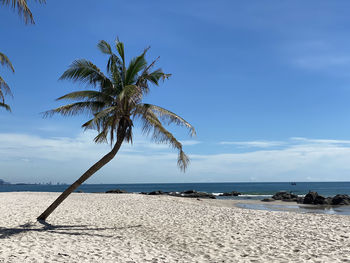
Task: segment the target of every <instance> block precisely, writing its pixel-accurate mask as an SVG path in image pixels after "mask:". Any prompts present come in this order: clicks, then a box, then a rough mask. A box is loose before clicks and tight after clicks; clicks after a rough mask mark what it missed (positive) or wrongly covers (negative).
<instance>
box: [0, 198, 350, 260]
mask: <svg viewBox="0 0 350 263" xmlns="http://www.w3.org/2000/svg"><path fill="white" fill-rule="evenodd" d="M57 195H58V193H34V192H21V193H18V192H17V193H16V192H14V193H0V204H1V205H0V262H350V234H349V227H350V217H349V216H340V215H321V214H300V213H295V212H270V211H259V210H248V209H242V208H237V207H235V206H234V201H220V200H197V199H185V198H176V197H169V196H144V195H137V194H120V195H116V194H84V193H83V194H72V195H71V196H70V197H69V198H68V199H67V200H66V201H65V202H64V203H63V204H62V205H61V206H60V207H59V208H58V209H57V210H56V211H55V212H54V213H53V214H52V215H51V216H50V217H49V218H48V220H47V224H46V225H43V224H40V223H38V222H36V220H35V218H36V217H37V216H38V215H39V214H40V213H41V212H42V210H43V209H45V208H46V207H47V206H48V205H49V204H50V203H51V201H53V200H54V199H55V198H56V197H57Z"/></svg>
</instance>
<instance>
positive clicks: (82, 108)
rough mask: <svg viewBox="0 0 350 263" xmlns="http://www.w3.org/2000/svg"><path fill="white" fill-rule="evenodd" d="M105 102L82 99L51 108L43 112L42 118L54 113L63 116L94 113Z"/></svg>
mask: <svg viewBox="0 0 350 263" xmlns="http://www.w3.org/2000/svg"><path fill="white" fill-rule="evenodd" d="M104 105H105V103H104V102H100V101H83V102H76V103H71V104H67V105H64V106H61V107H58V108H56V109H53V110H49V111H46V112H44V113H43V116H44V118H46V117H51V116H52V115H54V114H61V115H63V116H74V115H78V114H82V113H86V114H94V113H96V112H98V111H100V110H101V109H102V108H103V107H104Z"/></svg>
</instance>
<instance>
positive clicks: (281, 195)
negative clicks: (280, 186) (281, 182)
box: [272, 192, 298, 201]
mask: <svg viewBox="0 0 350 263" xmlns="http://www.w3.org/2000/svg"><path fill="white" fill-rule="evenodd" d="M272 198H273V199H275V200H282V201H297V200H298V196H297V195H295V194H292V193H290V192H278V193H276V194H274V195H273V196H272Z"/></svg>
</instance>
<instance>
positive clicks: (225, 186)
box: [0, 182, 350, 199]
mask: <svg viewBox="0 0 350 263" xmlns="http://www.w3.org/2000/svg"><path fill="white" fill-rule="evenodd" d="M67 187H68V185H62V184H60V185H46V184H25V185H23V184H8V185H0V192H14V191H16V192H17V191H32V192H62V191H63V190H65V189H66V188H67ZM111 189H122V190H126V191H128V192H132V193H140V192H151V191H155V190H162V191H163V192H172V191H174V192H181V191H185V190H196V191H201V192H207V193H214V194H216V195H218V194H220V193H224V192H231V191H238V192H241V193H242V194H243V196H241V197H240V198H247V199H250V198H253V197H255V198H256V197H261V198H264V197H268V196H271V195H273V194H274V193H276V192H278V191H291V192H293V193H294V194H297V195H305V194H307V193H308V192H309V191H315V192H318V193H319V194H320V195H323V196H334V195H336V194H348V195H350V182H296V183H295V184H292V183H289V182H263V183H261V182H260V183H255V182H254V183H253V182H249V183H166V184H165V183H162V184H157V183H151V184H83V185H81V186H80V187H79V188H78V189H77V191H83V192H85V193H98V192H105V191H107V190H111Z"/></svg>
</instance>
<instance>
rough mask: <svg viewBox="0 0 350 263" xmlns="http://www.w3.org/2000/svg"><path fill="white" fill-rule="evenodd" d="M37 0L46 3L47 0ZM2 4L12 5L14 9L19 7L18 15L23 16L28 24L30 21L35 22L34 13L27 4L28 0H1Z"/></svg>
mask: <svg viewBox="0 0 350 263" xmlns="http://www.w3.org/2000/svg"><path fill="white" fill-rule="evenodd" d="M35 1H36V2H38V3H40V4H45V3H46V0H35ZM0 4H3V5H6V6H10V7H11V8H12V9H13V10H16V9H17V11H18V15H19V16H23V18H24V22H25V23H26V24H28V23H31V24H35V22H34V18H33V14H32V12H31V11H30V9H29V7H28V5H27V0H0Z"/></svg>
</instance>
